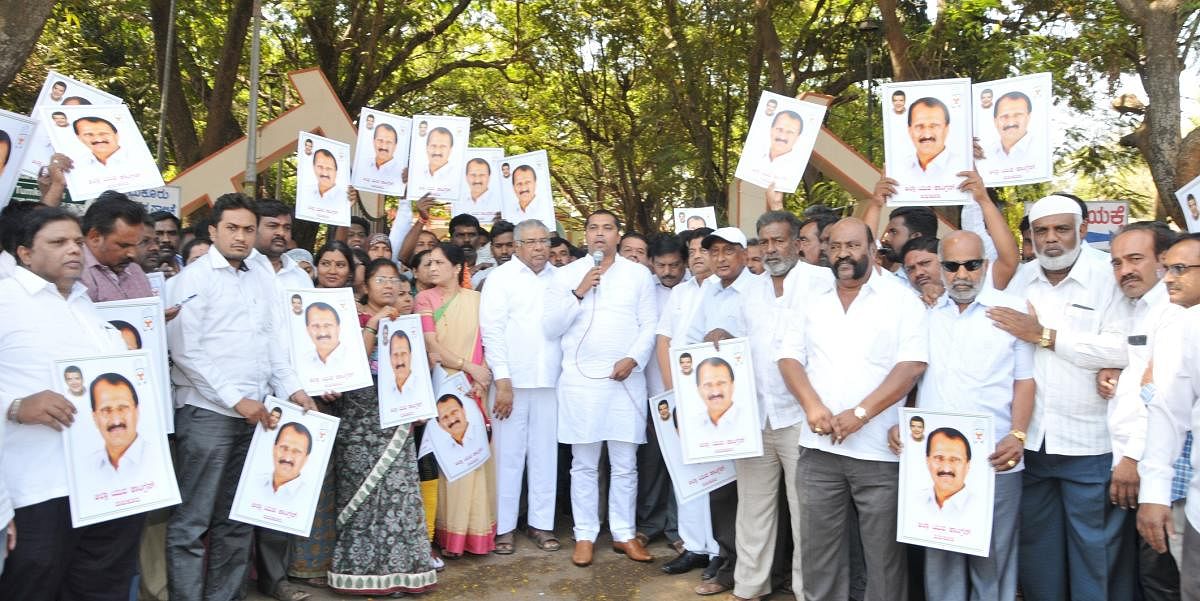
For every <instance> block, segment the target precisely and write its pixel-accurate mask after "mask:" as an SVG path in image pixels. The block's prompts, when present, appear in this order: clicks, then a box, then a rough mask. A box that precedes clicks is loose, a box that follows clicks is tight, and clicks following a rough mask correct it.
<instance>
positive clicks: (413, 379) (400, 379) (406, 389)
mask: <svg viewBox="0 0 1200 601" xmlns="http://www.w3.org/2000/svg"><path fill="white" fill-rule="evenodd" d="M375 348H376V349H378V350H379V427H381V428H390V427H392V426H399V425H401V424H407V423H410V422H414V421H417V420H419V419H432V418H435V417H437V414H438V413H437V407H436V406H435V405H434V400H435V399H434V398H433V383H432V381H431V380H430V377H429V359H428V356H427V355H426V351H425V334H424V332H423V331H422V330H421V316H420V315H401V316H400V317H397V318H396V319H381V320H379V337H378V341H377V342H376V345H375Z"/></svg>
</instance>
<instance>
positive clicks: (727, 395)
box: [671, 338, 762, 464]
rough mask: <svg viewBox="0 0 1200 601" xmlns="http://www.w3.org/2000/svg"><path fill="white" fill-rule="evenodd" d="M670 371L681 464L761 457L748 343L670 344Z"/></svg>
mask: <svg viewBox="0 0 1200 601" xmlns="http://www.w3.org/2000/svg"><path fill="white" fill-rule="evenodd" d="M671 370H672V381H674V382H675V401H676V403H677V406H678V408H679V435H680V440H681V442H682V443H683V462H684V463H688V464H692V463H703V462H705V461H716V460H721V459H740V458H742V457H758V456H759V455H762V430H761V429H760V427H759V424H760V423H761V422H760V421H759V417H758V401H757V398H758V397H757V395H756V393H755V389H754V367H753V366H752V365H751V363H750V343H749V341H747V340H746V339H745V338H733V339H730V340H722V341H721V349H720V350H719V351H718V350H716V349H715V348H713V345H712V343H711V342H702V343H699V344H690V345H686V346H677V347H672V348H671Z"/></svg>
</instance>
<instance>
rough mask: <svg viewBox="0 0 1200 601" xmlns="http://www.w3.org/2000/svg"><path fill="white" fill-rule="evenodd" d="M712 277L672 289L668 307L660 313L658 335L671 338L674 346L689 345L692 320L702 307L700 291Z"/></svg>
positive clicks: (656, 330) (677, 285)
mask: <svg viewBox="0 0 1200 601" xmlns="http://www.w3.org/2000/svg"><path fill="white" fill-rule="evenodd" d="M712 277H715V276H709V277H708V278H705V279H704V280H697V279H694V278H693V279H690V280H687V281H686V282H679V283H678V284H676V285H675V287H674V288H672V289H671V294H669V295H668V296H667V304H666V306H665V307H663V309H662V310H661V311H660V312H659V316H658V326H657V327H656V329H655V333H656V334H657V335H659V336H665V337H667V338H670V339H671V344H672V345H674V346H679V345H683V344H687V332H688V329H689V328H691V327H692V318H693V316H695V314H696V309H697V308H699V306H700V289H701V288H702V287H703V286H702V284H703V283H704V282H706V281H708V280H709V279H710V278H712Z"/></svg>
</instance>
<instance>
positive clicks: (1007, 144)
mask: <svg viewBox="0 0 1200 601" xmlns="http://www.w3.org/2000/svg"><path fill="white" fill-rule="evenodd" d="M1032 112H1033V101H1031V100H1030V99H1029V96H1026V95H1025V93H1024V92H1018V91H1015V90H1014V91H1012V92H1009V93H1007V94H1004V95H1003V96H1001V97H1000V98H999V99H998V100H997V101H996V105H995V108H994V109H993V110H992V121H993V123H994V124H995V126H996V134H997V136H998V138H997V140H996V142H995V143H994V144H992V145H991V146H990V147H989V148H987V150H986V151H985V154H984V158H985V159H986V161H987V165H988V168H989V169H991V170H996V169H1004V168H1008V167H1019V166H1023V165H1030V164H1031V161H1032V160H1033V157H1032V156H1030V152H1031V147H1032V146H1033V137H1034V136H1033V135H1032V134H1030V133H1029V115H1030V113H1032Z"/></svg>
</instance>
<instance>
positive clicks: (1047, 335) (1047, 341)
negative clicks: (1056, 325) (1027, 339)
mask: <svg viewBox="0 0 1200 601" xmlns="http://www.w3.org/2000/svg"><path fill="white" fill-rule="evenodd" d="M1051 334H1053V330H1051V329H1050V328H1042V339H1041V340H1038V346H1040V347H1042V348H1050V345H1051V344H1053V342H1054V340H1053V336H1051Z"/></svg>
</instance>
